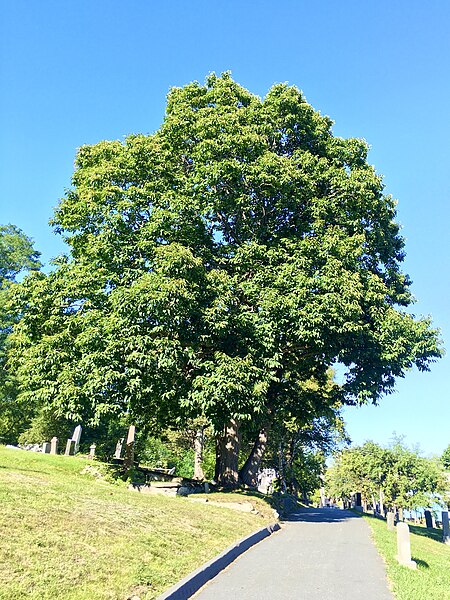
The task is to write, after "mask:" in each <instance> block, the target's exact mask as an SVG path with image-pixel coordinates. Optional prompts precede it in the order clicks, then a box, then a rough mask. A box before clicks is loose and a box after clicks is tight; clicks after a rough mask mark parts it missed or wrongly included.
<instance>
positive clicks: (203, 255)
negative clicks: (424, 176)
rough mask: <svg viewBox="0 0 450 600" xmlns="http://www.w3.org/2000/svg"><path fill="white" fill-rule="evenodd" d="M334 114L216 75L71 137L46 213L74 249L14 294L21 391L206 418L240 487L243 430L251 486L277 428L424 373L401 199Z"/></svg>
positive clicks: (86, 404) (139, 416)
mask: <svg viewBox="0 0 450 600" xmlns="http://www.w3.org/2000/svg"><path fill="white" fill-rule="evenodd" d="M331 125H332V122H331V120H330V119H329V118H328V117H324V116H322V115H320V114H319V113H318V112H315V111H314V110H313V108H312V107H311V106H310V105H309V104H308V103H307V102H306V101H305V99H304V97H303V96H302V94H301V92H300V91H299V90H298V89H296V88H295V87H288V86H287V85H284V84H283V85H275V86H274V87H273V88H272V89H271V90H270V91H269V93H268V94H267V96H266V97H265V98H264V99H263V100H262V99H260V98H258V97H257V96H255V95H253V94H251V93H250V92H248V91H247V90H245V89H244V88H242V87H241V86H239V85H238V84H237V83H235V82H234V81H233V80H232V79H231V77H230V76H229V74H224V75H222V76H221V77H216V76H214V75H211V76H210V77H208V79H207V81H206V84H205V85H200V84H198V83H191V84H189V85H187V86H185V87H183V88H174V89H172V90H171V92H170V94H169V97H168V104H167V110H166V117H165V120H164V123H163V125H162V126H161V128H160V129H159V130H158V131H157V132H156V133H154V134H153V135H150V136H144V135H133V136H130V137H128V138H127V139H126V140H125V141H124V142H120V141H115V142H101V143H99V144H96V145H94V146H84V147H82V148H81V149H80V150H79V152H78V155H77V158H76V170H75V173H74V176H73V187H72V189H71V190H70V191H69V192H68V193H67V195H66V197H65V198H64V199H63V200H62V201H61V203H60V205H59V206H58V208H57V210H56V212H55V216H54V218H53V224H54V225H55V228H56V230H57V231H58V232H59V233H61V234H63V235H64V237H65V240H66V242H67V243H68V245H69V248H70V252H69V255H68V256H67V257H61V259H60V260H59V261H58V262H57V264H56V268H55V271H54V272H53V273H51V274H50V275H49V276H48V277H44V276H36V277H34V278H31V279H29V280H28V281H26V282H25V283H24V285H23V286H21V290H20V293H19V294H18V296H17V301H18V305H19V307H20V310H21V311H22V313H23V319H21V321H20V323H19V325H18V326H17V328H16V331H15V334H14V338H13V339H14V347H13V348H12V351H11V353H10V365H11V368H12V369H14V370H15V371H16V372H17V373H18V376H19V379H20V384H21V388H20V389H21V397H22V398H33V399H34V402H38V403H40V404H41V405H42V406H44V405H46V406H50V407H52V410H55V411H56V412H57V413H60V414H63V415H65V416H66V417H67V418H70V419H75V418H76V419H79V418H83V419H87V420H89V421H101V420H102V419H105V418H108V415H119V414H125V415H127V417H128V418H129V419H132V420H133V421H137V422H139V423H140V424H141V425H142V427H147V428H150V427H153V428H160V429H161V428H164V427H166V426H179V427H183V423H184V422H185V421H186V419H190V418H195V417H198V416H200V417H202V418H205V419H206V420H207V421H208V422H209V423H211V425H212V427H213V428H214V430H215V432H216V440H217V444H216V453H217V454H216V456H217V459H216V475H217V480H218V481H219V482H220V483H223V484H231V485H233V484H236V483H237V481H238V477H239V472H238V460H239V449H240V443H241V439H242V436H244V437H245V436H247V435H248V434H249V432H254V436H255V437H254V439H255V443H254V447H253V449H252V452H253V459H252V461H250V463H248V469H250V471H248V470H247V469H243V470H241V477H242V479H243V480H244V481H246V480H250V481H254V472H255V468H257V466H258V461H260V460H261V457H262V455H263V452H264V445H265V444H266V441H265V439H266V438H267V436H270V431H271V429H272V427H273V425H274V424H276V423H281V422H283V421H285V420H286V419H289V418H294V419H297V420H298V421H299V422H302V423H308V422H311V421H312V420H313V419H314V418H315V417H316V416H318V415H321V414H322V413H323V411H324V410H325V409H326V408H327V407H330V406H335V405H336V403H337V402H339V403H341V404H342V403H344V404H345V403H346V404H355V403H359V402H377V401H378V400H379V398H380V397H381V396H382V394H384V393H386V392H389V391H391V390H392V389H393V386H394V382H395V378H396V377H398V376H403V375H404V373H405V371H406V370H407V369H409V368H410V367H412V366H413V365H417V367H418V368H419V369H420V370H426V369H428V368H429V364H430V362H432V361H433V360H434V359H436V358H437V357H439V356H440V355H441V350H440V343H439V339H438V333H437V332H436V330H434V329H433V328H432V327H431V324H430V321H429V320H427V319H415V318H414V317H413V316H412V315H411V314H409V313H407V312H406V311H405V310H404V308H405V307H407V306H408V305H409V304H410V303H411V301H412V296H411V293H410V290H409V284H410V282H409V279H408V277H407V276H406V275H404V274H403V273H402V272H401V269H400V264H401V261H402V260H403V256H404V250H403V247H404V242H403V239H402V237H401V236H400V235H399V226H398V225H397V224H396V222H395V214H396V213H395V203H394V201H393V200H392V198H390V197H389V196H386V195H384V193H383V184H382V181H381V177H380V176H379V175H377V174H376V172H375V170H374V169H373V167H372V166H371V165H370V164H369V163H368V161H367V152H368V146H367V144H366V143H365V142H364V141H362V140H357V139H342V138H339V137H335V136H334V135H333V134H332V131H331ZM336 363H340V364H341V365H342V366H343V367H344V368H345V371H346V373H345V376H344V383H343V384H342V385H341V386H339V385H337V384H336V383H335V384H334V385H333V386H332V387H331V389H329V387H328V386H327V384H328V372H329V369H330V367H332V366H333V365H335V364H336Z"/></svg>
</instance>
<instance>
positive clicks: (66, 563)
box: [0, 446, 274, 600]
mask: <svg viewBox="0 0 450 600" xmlns="http://www.w3.org/2000/svg"><path fill="white" fill-rule="evenodd" d="M87 464H95V463H92V461H88V460H86V459H82V458H78V457H64V456H50V455H44V454H39V453H34V452H26V451H23V450H13V449H7V448H5V447H4V446H0V540H1V543H0V565H1V566H0V599H2V600H3V599H5V600H6V599H8V600H11V599H14V600H20V599H22V598H23V599H25V598H26V599H27V600H32V599H36V600H38V599H39V600H46V599H52V600H54V599H57V598H58V599H64V600H81V599H83V600H97V599H98V600H100V599H120V600H126V599H127V598H129V597H130V596H132V595H133V594H134V595H137V596H139V597H140V598H142V599H144V598H145V599H150V598H155V597H157V596H158V595H159V594H160V593H161V592H162V591H164V590H165V589H167V588H168V587H170V586H171V585H172V584H173V583H175V582H176V581H178V580H179V579H180V578H182V577H184V576H185V575H187V574H188V573H189V572H190V571H192V570H193V569H195V568H196V567H198V566H200V565H201V564H202V563H203V562H205V561H207V560H209V559H210V558H212V557H213V556H215V555H216V554H217V553H219V552H221V551H222V550H223V549H224V548H226V547H227V546H229V545H230V544H232V543H233V542H235V541H237V540H239V539H240V538H242V537H243V536H245V535H248V534H249V533H251V532H252V531H254V530H256V529H258V528H260V527H262V526H263V525H265V524H267V523H269V522H272V521H273V520H274V519H273V516H272V513H271V510H270V508H269V507H268V506H267V505H266V504H265V503H264V502H263V501H262V500H260V499H257V498H255V499H253V498H252V499H251V500H252V503H253V504H255V505H256V508H257V509H258V510H259V511H260V513H262V514H251V513H244V512H238V511H233V510H230V509H227V508H219V507H215V506H209V505H207V504H206V505H205V504H199V503H194V502H190V501H189V500H187V499H186V498H178V497H177V498H167V497H163V496H149V495H142V494H139V493H137V492H133V491H128V490H127V489H126V487H125V485H124V484H121V485H117V484H114V483H108V482H107V481H104V480H101V479H96V478H95V477H93V476H92V475H90V474H85V475H82V474H80V472H81V471H82V470H83V468H84V467H85V466H86V465H87ZM238 498H239V497H238V495H235V494H233V501H236V500H238ZM242 499H245V500H247V501H248V500H249V498H248V497H243V498H242Z"/></svg>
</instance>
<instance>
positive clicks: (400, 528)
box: [397, 522, 417, 569]
mask: <svg viewBox="0 0 450 600" xmlns="http://www.w3.org/2000/svg"><path fill="white" fill-rule="evenodd" d="M397 560H398V562H399V563H400V564H401V565H403V566H404V567H409V568H410V569H416V568H417V563H416V562H415V561H413V560H411V542H410V539H409V526H408V524H407V523H402V522H400V523H397Z"/></svg>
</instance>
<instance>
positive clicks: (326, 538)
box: [194, 508, 393, 600]
mask: <svg viewBox="0 0 450 600" xmlns="http://www.w3.org/2000/svg"><path fill="white" fill-rule="evenodd" d="M194 598H195V599H196V600H269V599H270V600H294V599H295V600H303V599H304V600H328V599H330V600H393V595H392V594H391V592H390V591H389V590H388V585H387V580H386V573H385V569H384V564H383V561H382V560H381V558H380V557H379V555H378V553H377V551H376V549H375V547H374V545H373V543H372V541H371V539H370V529H369V526H368V525H367V523H366V522H365V521H364V519H362V518H361V517H359V516H357V515H355V514H353V513H351V512H348V511H343V510H339V509H335V508H322V509H305V510H302V511H301V512H298V513H296V514H295V515H291V517H290V519H289V521H287V522H285V523H284V525H283V527H282V529H281V531H279V532H277V533H274V534H272V535H271V536H270V538H268V539H266V540H263V541H262V542H260V543H259V544H257V545H256V546H254V547H253V548H251V549H250V550H248V551H247V552H246V553H244V554H243V555H242V556H240V557H239V558H238V559H237V560H236V561H235V562H234V563H232V564H231V565H230V566H229V567H228V568H227V569H225V570H224V571H222V573H219V575H217V577H215V578H214V579H213V580H212V581H210V583H208V584H207V585H206V586H205V587H203V588H202V589H201V590H200V591H199V592H198V593H197V594H196V595H195V596H194Z"/></svg>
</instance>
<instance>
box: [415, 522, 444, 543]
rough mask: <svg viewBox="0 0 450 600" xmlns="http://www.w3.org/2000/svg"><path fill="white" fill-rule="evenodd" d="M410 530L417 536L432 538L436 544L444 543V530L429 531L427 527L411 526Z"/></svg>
mask: <svg viewBox="0 0 450 600" xmlns="http://www.w3.org/2000/svg"><path fill="white" fill-rule="evenodd" d="M409 530H410V531H411V533H414V534H415V535H421V536H423V537H427V538H430V539H432V540H434V541H435V542H442V529H427V528H426V527H419V526H418V525H410V526H409Z"/></svg>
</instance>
